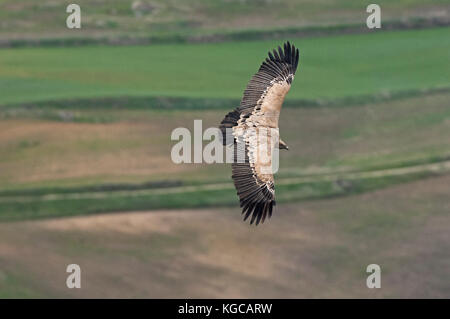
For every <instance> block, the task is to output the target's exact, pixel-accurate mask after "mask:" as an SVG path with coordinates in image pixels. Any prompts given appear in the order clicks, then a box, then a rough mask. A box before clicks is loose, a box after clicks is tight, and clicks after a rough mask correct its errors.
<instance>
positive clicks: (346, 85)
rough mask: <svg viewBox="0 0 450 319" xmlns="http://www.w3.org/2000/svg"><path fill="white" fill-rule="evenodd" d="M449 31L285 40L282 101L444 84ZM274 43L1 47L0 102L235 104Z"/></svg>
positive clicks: (447, 82)
mask: <svg viewBox="0 0 450 319" xmlns="http://www.w3.org/2000/svg"><path fill="white" fill-rule="evenodd" d="M449 32H450V28H439V29H432V30H416V31H403V32H382V31H381V32H374V33H372V34H364V35H344V36H333V37H323V38H308V39H301V40H297V41H296V40H295V39H292V41H293V42H294V43H295V44H297V46H298V47H299V48H300V50H301V62H300V71H299V73H298V75H297V78H296V80H295V82H294V86H293V89H292V90H291V93H290V94H289V97H288V99H299V98H303V99H317V98H340V97H347V96H355V95H364V94H376V93H380V92H388V91H397V90H407V89H413V90H414V89H424V88H433V87H444V86H448V85H449V81H448V74H449V73H450V69H449V66H448V63H447V61H448V52H449V50H450V45H449V42H448V41H444V39H446V38H448V36H449V35H450V33H449ZM280 43H281V41H255V42H248V43H220V44H203V45H153V46H148V47H82V48H38V49H35V48H33V49H8V50H2V51H1V53H2V54H1V58H0V67H1V69H2V72H1V74H0V86H1V87H2V94H1V95H0V104H2V103H3V104H4V103H12V102H15V103H19V102H30V101H38V100H48V99H63V98H72V97H95V96H97V97H99V96H120V95H137V96H139V95H151V96H172V97H174V96H175V97H177V96H178V97H200V98H236V99H238V98H240V96H241V93H242V90H243V88H244V87H245V85H246V83H247V81H248V80H249V78H250V76H251V75H252V74H253V73H255V72H256V70H257V68H258V66H259V64H260V61H262V60H263V59H264V57H265V55H266V52H267V50H268V49H270V48H273V47H274V46H276V45H278V44H280Z"/></svg>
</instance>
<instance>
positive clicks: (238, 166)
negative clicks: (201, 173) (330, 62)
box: [220, 42, 299, 224]
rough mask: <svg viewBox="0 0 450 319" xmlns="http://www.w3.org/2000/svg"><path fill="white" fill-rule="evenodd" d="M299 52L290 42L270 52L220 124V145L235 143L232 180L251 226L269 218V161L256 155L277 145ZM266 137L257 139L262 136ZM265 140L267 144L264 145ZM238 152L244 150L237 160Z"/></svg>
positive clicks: (272, 197)
mask: <svg viewBox="0 0 450 319" xmlns="http://www.w3.org/2000/svg"><path fill="white" fill-rule="evenodd" d="M298 61H299V51H298V49H296V48H295V47H294V46H293V45H292V46H291V44H290V43H289V42H286V43H285V44H284V50H283V49H281V48H280V47H278V51H277V50H273V54H272V53H271V52H269V57H268V58H267V59H266V60H265V61H264V62H263V63H262V65H261V67H260V68H259V70H258V73H256V74H255V75H254V76H253V77H252V79H251V80H250V82H249V83H248V85H247V88H246V89H245V91H244V96H243V98H242V100H241V105H240V106H239V107H238V108H236V109H235V110H234V111H232V112H230V113H228V114H227V115H226V116H225V118H224V119H223V121H222V122H221V124H220V130H221V132H222V138H223V144H224V145H227V144H234V149H235V152H234V156H235V159H234V162H233V164H232V173H233V175H232V178H233V180H234V185H235V187H236V190H237V194H238V196H239V199H240V204H241V207H242V213H243V214H245V215H244V220H246V219H247V218H248V217H249V216H250V215H252V218H251V220H250V223H253V222H254V221H255V220H256V224H258V223H259V222H260V221H261V222H264V220H265V218H266V217H267V216H268V217H270V216H272V209H273V206H274V205H275V189H274V183H273V174H272V172H271V171H267V167H269V166H270V167H271V164H272V163H271V160H270V159H269V161H270V162H269V163H267V159H266V160H265V161H264V163H262V162H261V159H260V156H258V155H257V154H260V153H259V152H260V151H261V150H263V151H264V150H265V151H266V152H267V154H269V156H271V155H272V153H273V149H274V147H275V146H276V145H275V144H276V143H274V142H273V139H274V138H275V141H276V142H278V118H279V115H280V111H281V106H282V104H283V101H284V97H285V95H286V94H287V92H288V91H289V89H290V87H291V83H292V81H293V79H294V74H295V71H296V70H297V66H298ZM262 132H263V133H264V134H267V136H268V138H262V139H261V138H259V136H260V135H261V134H262ZM264 141H266V142H264ZM239 150H241V151H244V152H245V154H244V156H242V160H241V161H240V162H239V161H238V158H237V156H238V154H239Z"/></svg>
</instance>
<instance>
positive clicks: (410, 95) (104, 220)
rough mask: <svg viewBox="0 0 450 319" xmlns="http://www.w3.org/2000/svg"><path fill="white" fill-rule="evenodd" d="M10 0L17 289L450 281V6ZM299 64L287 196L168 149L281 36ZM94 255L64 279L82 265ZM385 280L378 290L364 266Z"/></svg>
mask: <svg viewBox="0 0 450 319" xmlns="http://www.w3.org/2000/svg"><path fill="white" fill-rule="evenodd" d="M77 3H78V4H79V5H80V7H81V14H82V28H81V29H79V30H70V29H67V27H66V24H65V20H66V18H67V16H68V14H67V13H66V11H65V8H66V5H67V3H65V2H64V1H60V0H43V1H39V2H36V1H31V0H22V1H11V0H0V297H2V298H11V297H24V298H35V297H43V298H48V297H86V298H89V297H105V298H111V297H124V298H131V297H141V298H142V297H153V298H157V297H159V298H168V297H176V298H202V297H203V298H206V297H229V298H240V297H242V298H250V297H253V298H258V297H265V298H303V297H307V298H316V297H337V298H347V297H358V298H379V297H388V298H394V297H395V298H408V297H416V298H420V297H425V298H430V297H437V298H444V297H445V298H448V297H450V270H449V269H450V254H449V251H450V233H449V231H448V229H450V215H449V213H450V81H449V78H450V63H449V60H450V59H449V58H450V53H449V52H450V42H449V40H448V39H449V38H450V28H449V26H450V3H449V1H439V0H437V1H415V0H408V1H406V0H397V1H378V4H379V5H380V6H381V10H382V28H381V29H376V30H375V29H374V30H369V29H367V28H366V26H365V21H366V17H367V16H368V13H366V6H367V5H368V4H369V3H370V2H364V1H361V2H359V1H334V0H324V1H308V0H297V1H294V0H253V1H252V0H211V1H200V0H191V1H180V0H177V1H175V0H172V1H159V0H151V1H144V0H142V1H101V0H98V1H84V0H80V1H78V2H77ZM285 40H290V41H291V42H293V43H294V44H295V45H296V46H297V47H298V48H299V49H300V66H299V70H298V72H297V75H296V79H295V81H294V83H293V86H292V89H291V91H290V93H289V94H288V96H287V98H286V101H285V105H284V109H283V111H282V114H281V118H280V131H281V135H282V136H283V139H284V140H285V141H286V142H287V144H288V145H289V146H290V150H289V151H288V152H281V156H280V170H279V172H278V174H277V175H276V176H275V179H276V192H277V195H276V196H277V206H276V210H275V213H274V216H273V217H272V219H271V220H269V221H267V222H266V223H265V224H263V225H260V226H258V227H256V228H255V227H254V226H250V225H248V224H245V223H242V221H241V216H240V213H239V212H240V210H239V207H238V200H237V196H236V194H235V190H234V187H233V184H232V181H231V178H230V175H231V168H230V165H229V164H213V165H207V164H180V165H176V164H174V163H172V161H171V160H170V151H171V148H172V146H173V145H174V144H175V142H174V141H171V140H170V134H171V132H172V130H173V129H175V128H177V127H187V128H189V129H192V128H193V123H194V120H195V119H202V120H203V129H206V128H208V127H213V126H217V125H218V123H220V121H221V120H222V118H223V116H224V115H225V114H226V113H227V112H228V111H230V110H231V109H233V108H234V107H236V106H237V105H238V103H239V100H240V97H241V95H242V92H243V90H244V88H245V85H246V84H247V82H248V81H249V79H250V77H251V75H252V74H254V73H255V72H256V71H257V69H258V67H259V65H260V63H261V62H262V60H263V59H264V58H265V57H266V54H267V51H268V50H270V49H272V48H274V47H276V46H277V45H280V44H282V43H283V42H284V41H285ZM71 263H76V264H79V265H80V266H81V269H82V289H79V290H77V289H72V290H70V289H67V287H66V285H65V280H66V276H67V275H68V274H67V273H66V272H65V270H66V266H67V265H68V264H71ZM371 263H376V264H379V265H380V266H381V268H382V288H381V289H373V290H371V289H367V287H366V284H365V283H366V276H367V275H368V274H367V273H366V272H365V269H366V267H367V265H369V264H371Z"/></svg>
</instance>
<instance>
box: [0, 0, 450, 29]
mask: <svg viewBox="0 0 450 319" xmlns="http://www.w3.org/2000/svg"><path fill="white" fill-rule="evenodd" d="M133 2H134V1H133V0H125V1H124V0H98V1H95V2H93V1H90V0H79V1H78V2H77V4H79V5H80V6H81V10H82V29H81V30H69V29H67V28H66V25H65V20H66V17H67V16H68V14H66V10H65V9H66V6H67V2H66V1H62V0H42V1H39V2H36V1H33V0H22V1H14V0H1V1H0V20H1V21H2V25H1V28H0V35H1V36H3V37H24V36H28V37H30V36H34V37H36V36H37V37H46V36H52V35H59V36H65V37H71V36H72V37H76V36H92V35H99V34H102V35H104V34H124V33H125V34H126V33H131V32H132V33H133V34H134V35H135V34H137V33H141V34H150V35H166V34H170V33H181V34H199V33H209V32H217V31H224V30H235V29H240V30H242V29H246V28H253V29H259V30H261V29H270V28H273V27H278V28H279V27H283V26H291V27H292V26H304V25H317V24H330V23H331V24H339V23H348V22H356V23H361V22H364V21H365V19H366V17H367V13H366V10H365V9H366V6H367V5H368V4H369V3H370V2H368V1H367V2H362V3H361V2H357V1H353V0H341V1H335V0H322V1H313V0H276V1H265V0H249V1H241V0H231V1H223V0H209V1H203V0H190V1H189V3H186V2H185V1H184V0H172V1H165V0H151V1H144V2H145V3H149V4H150V5H151V10H149V11H147V12H144V11H141V12H142V15H141V16H137V15H136V13H135V12H133V10H132V9H131V4H132V3H133ZM377 3H378V4H379V5H380V6H381V7H382V17H383V19H396V20H398V19H402V18H405V17H411V16H414V17H417V16H419V17H420V16H422V17H429V16H436V15H438V14H439V13H440V14H442V12H444V11H443V9H445V7H446V3H447V2H446V1H445V0H433V1H431V0H428V1H423V0H396V1H389V0H380V1H378V2H377Z"/></svg>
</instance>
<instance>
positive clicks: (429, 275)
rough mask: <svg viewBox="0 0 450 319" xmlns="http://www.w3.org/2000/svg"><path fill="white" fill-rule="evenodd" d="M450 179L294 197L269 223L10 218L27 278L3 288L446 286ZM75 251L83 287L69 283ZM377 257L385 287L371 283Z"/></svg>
mask: <svg viewBox="0 0 450 319" xmlns="http://www.w3.org/2000/svg"><path fill="white" fill-rule="evenodd" d="M449 191H450V176H446V177H440V178H437V179H429V180H422V181H417V182H414V183H409V184H403V185H397V186H394V187H390V188H387V189H385V190H382V191H377V192H372V193H368V194H364V195H355V196H350V197H345V198H337V199H330V200H320V201H304V202H302V203H294V204H289V205H283V204H282V205H277V207H276V212H275V215H274V216H273V217H272V219H271V220H270V221H269V222H268V223H265V224H264V225H262V226H258V227H257V228H255V227H251V226H249V225H247V224H244V223H241V222H240V216H239V211H238V210H237V209H235V208H233V209H227V208H222V209H199V210H181V211H154V212H147V213H141V214H138V213H126V214H117V215H97V216H90V217H77V218H73V219H72V218H69V219H57V220H46V221H37V222H30V221H27V222H18V223H7V224H0V242H1V243H3V244H4V247H5V249H1V250H0V268H1V269H2V271H3V272H4V273H5V274H14V276H15V278H20V277H23V274H26V278H27V281H23V280H21V281H18V280H16V281H15V282H16V284H14V285H12V286H11V284H10V285H6V286H4V285H2V283H5V282H6V283H8V282H12V280H14V278H12V279H6V280H5V279H3V281H2V279H1V278H0V296H2V297H20V296H30V295H31V296H36V295H37V296H42V297H85V298H91V297H97V298H99V297H103V298H105V297H106V298H112V297H125V298H132V297H141V298H142V297H153V298H156V297H159V298H167V297H172V298H174V297H177V298H205V297H208V298H211V297H214V298H220V297H222V298H227V297H228V298H237V297H241V298H252V297H253V298H318V297H325V298H330V297H334V298H343V297H346V298H349V297H353V298H355V297H357V298H375V297H377V298H380V297H384V298H413V297H415V298H433V297H434V298H446V297H448V296H449V293H450V291H449V286H448V282H449V280H450V272H449V267H448V251H449V249H450V246H449V245H450V241H449V233H448V228H449V227H450V219H449V215H448V211H449V210H450V201H449V198H448V194H449ZM74 262H76V263H78V264H79V265H80V266H81V268H82V273H83V277H82V287H83V288H82V289H67V288H66V287H65V285H64V283H65V279H66V276H67V274H66V273H65V271H64V270H65V268H66V266H67V264H70V263H74ZM372 263H377V264H379V265H380V266H381V267H382V289H367V287H366V286H365V282H366V277H367V273H366V272H365V269H366V267H367V265H369V264H372ZM105 265H108V266H107V267H105ZM3 278H4V277H3ZM230 283H233V284H230ZM12 288H14V289H12ZM30 289H33V290H32V294H31V292H27V291H29V290H30Z"/></svg>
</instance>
